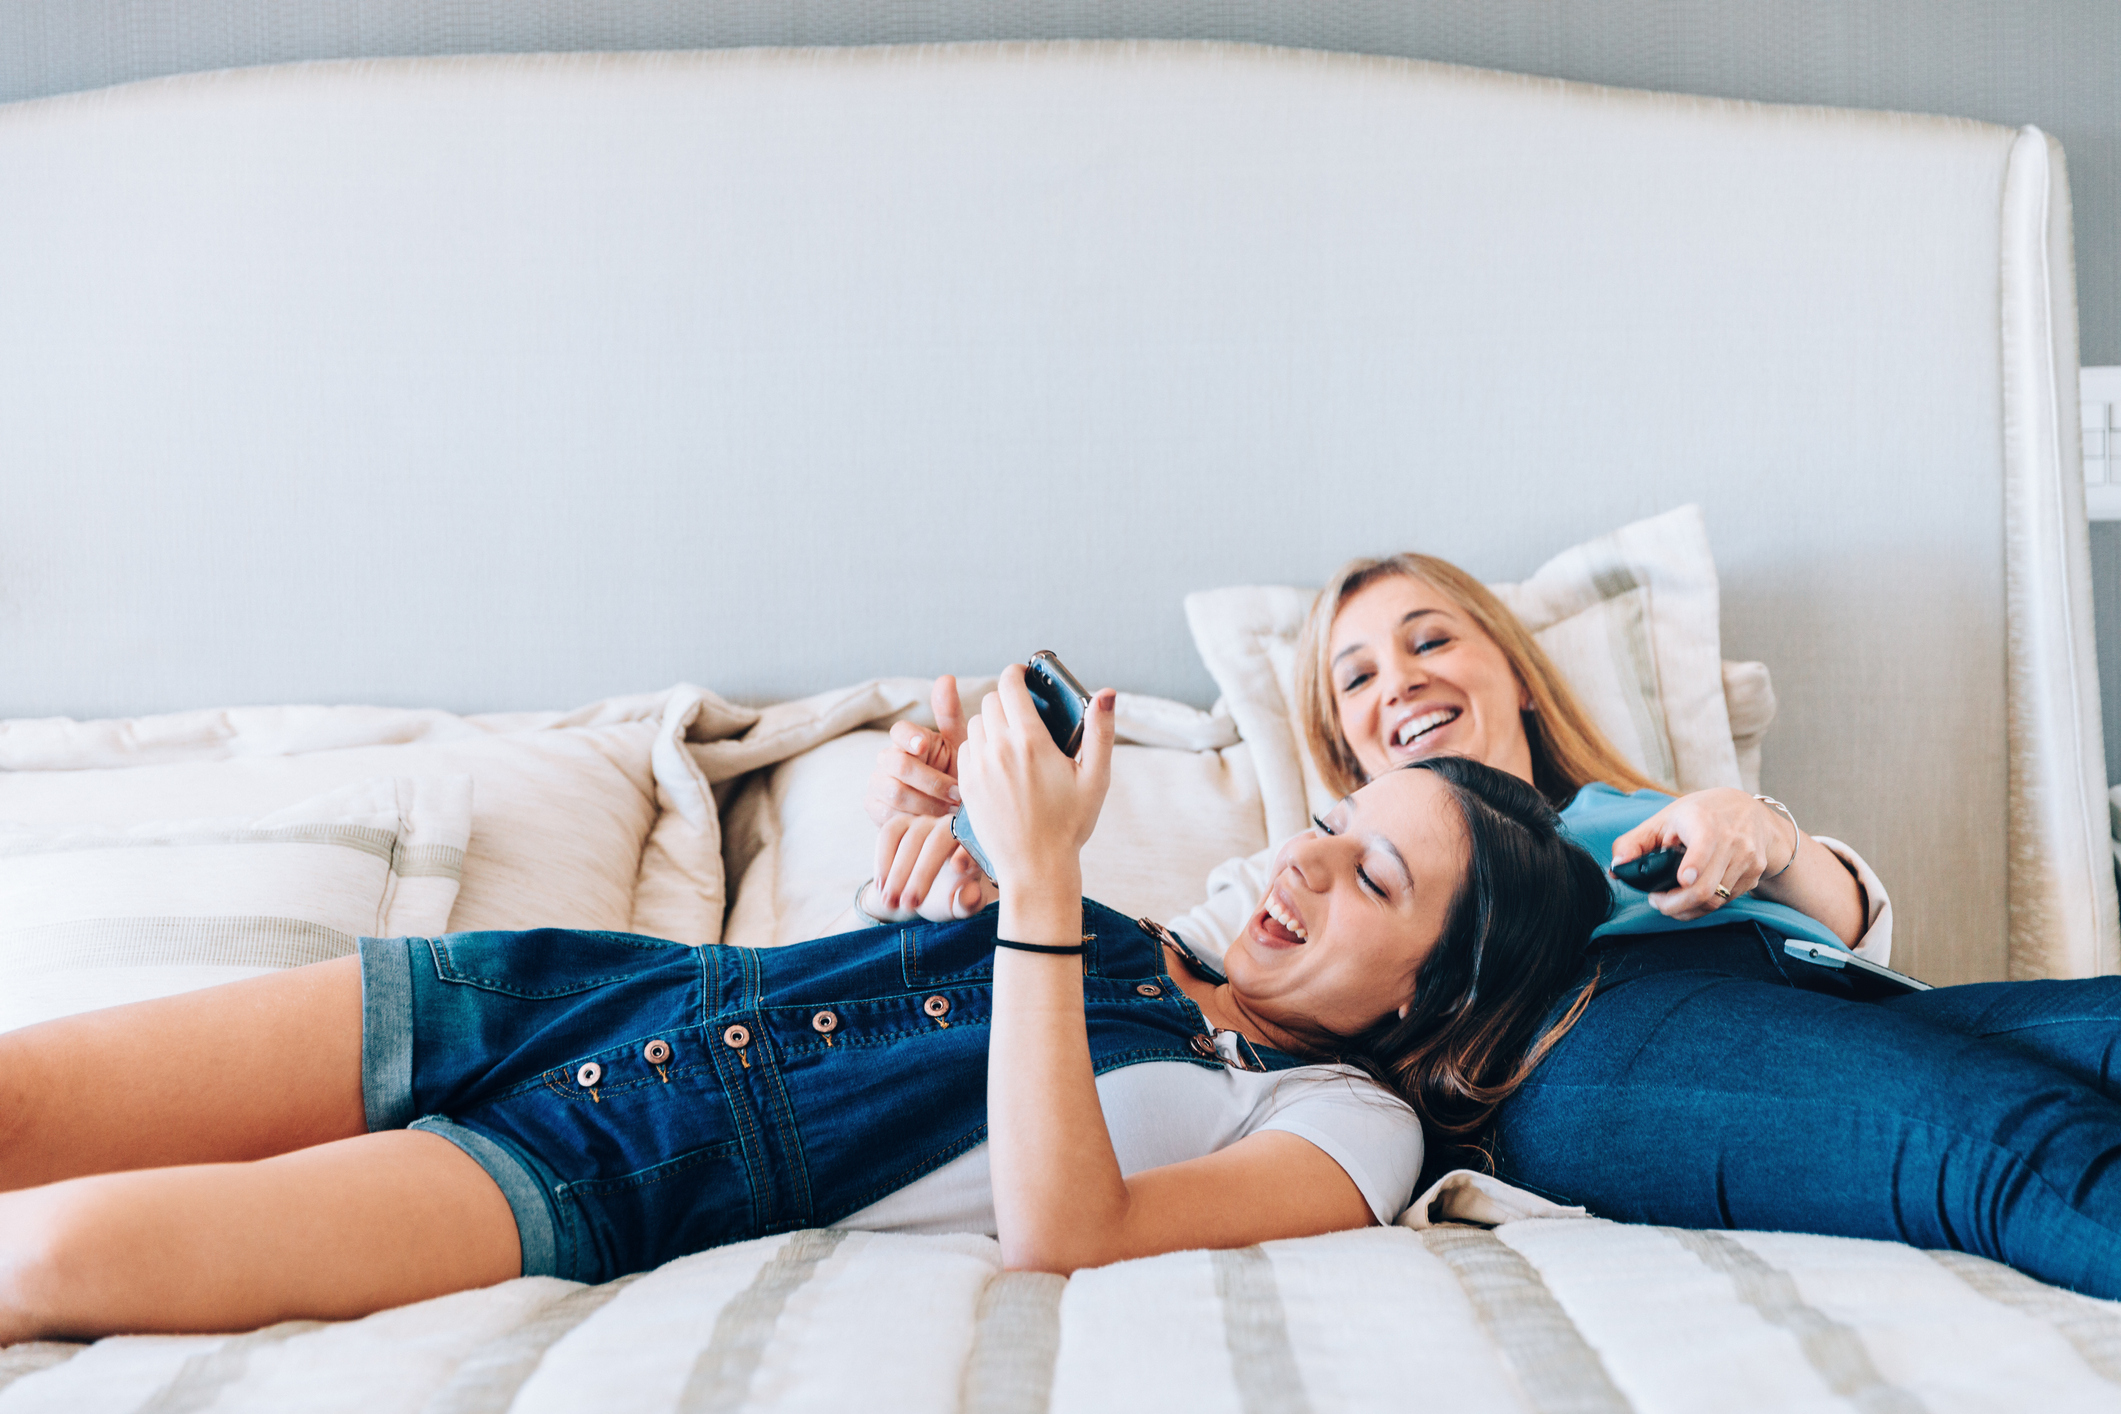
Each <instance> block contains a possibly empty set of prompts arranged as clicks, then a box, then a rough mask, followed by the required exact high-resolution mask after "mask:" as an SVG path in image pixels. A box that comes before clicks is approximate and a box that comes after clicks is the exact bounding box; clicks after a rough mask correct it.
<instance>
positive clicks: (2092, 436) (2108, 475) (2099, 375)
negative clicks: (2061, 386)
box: [2077, 368, 2121, 520]
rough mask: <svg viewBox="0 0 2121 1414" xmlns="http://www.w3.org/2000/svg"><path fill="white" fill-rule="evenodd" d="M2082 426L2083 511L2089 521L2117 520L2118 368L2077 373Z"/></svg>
mask: <svg viewBox="0 0 2121 1414" xmlns="http://www.w3.org/2000/svg"><path fill="white" fill-rule="evenodd" d="M2077 376H2078V380H2079V381H2078V384H2077V406H2078V407H2079V408H2081V409H2082V410H2083V411H2082V421H2083V426H2084V507H2085V509H2086V510H2087V511H2089V512H2090V513H2091V518H2092V519H2093V520H2121V368H2086V369H2081V370H2079V372H2078V375H2077Z"/></svg>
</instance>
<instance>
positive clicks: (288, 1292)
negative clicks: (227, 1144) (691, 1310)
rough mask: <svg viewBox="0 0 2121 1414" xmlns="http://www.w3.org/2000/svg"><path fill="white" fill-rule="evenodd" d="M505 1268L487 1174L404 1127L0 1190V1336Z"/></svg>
mask: <svg viewBox="0 0 2121 1414" xmlns="http://www.w3.org/2000/svg"><path fill="white" fill-rule="evenodd" d="M521 1270H522V1256H521V1253H520V1250H519V1248H518V1245H517V1239H516V1225H515V1218H514V1216H513V1215H512V1214H511V1213H510V1211H509V1207H508V1200H507V1199H506V1198H505V1197H503V1196H502V1194H501V1190H500V1188H499V1187H498V1186H497V1185H495V1183H494V1181H493V1180H492V1179H491V1178H489V1177H488V1176H487V1174H486V1171H485V1170H484V1169H482V1168H480V1167H479V1166H478V1165H477V1164H476V1163H474V1162H473V1161H472V1160H471V1158H470V1157H469V1156H467V1155H466V1154H465V1153H464V1151H463V1150H461V1149H459V1148H457V1147H456V1146H455V1145H454V1144H451V1143H450V1142H449V1141H448V1140H446V1139H442V1138H439V1137H437V1136H436V1135H433V1134H428V1133H424V1132H422V1131H419V1130H395V1131H390V1132H387V1133H381V1134H364V1135H362V1136H360V1137H359V1138H355V1139H344V1140H340V1141H338V1142H337V1143H332V1144H323V1145H319V1146H318V1147H316V1148H313V1149H304V1150H302V1151H300V1152H299V1153H293V1154H284V1155H281V1156H279V1157H277V1158H271V1159H264V1160H260V1161H258V1162H256V1163H244V1164H207V1165H199V1166H194V1167H189V1168H170V1169H151V1170H148V1171H146V1172H139V1173H118V1174H101V1175H97V1176H94V1177H90V1178H77V1179H70V1180H68V1181H66V1182H64V1183H55V1184H51V1185H48V1186H46V1187H42V1188H32V1189H27V1190H25V1191H22V1192H19V1193H8V1194H0V1345H6V1344H9V1343H10V1342H13V1341H20V1340H33V1339H39V1338H51V1337H72V1338H77V1339H79V1338H90V1337H96V1336H103V1335H110V1334H113V1333H116V1332H120V1331H139V1332H149V1331H227V1330H248V1329H251V1328H253V1327H256V1326H262V1325H268V1324H271V1323H272V1322H274V1321H284V1320H291V1319H295V1318H298V1317H310V1318H314V1319H320V1320H334V1319H345V1318H349V1317H354V1316H362V1315H366V1314H367V1313H369V1312H371V1311H378V1310H381V1309H383V1308H384V1307H386V1306H400V1305H403V1304H405V1303H406V1302H408V1301H420V1300H424V1299H426V1298H428V1297H431V1296H440V1295H443V1294H445V1293H447V1292H451V1291H462V1290H465V1289H467V1288H470V1287H475V1286H489V1285H492V1284H493V1283H494V1282H498V1281H505V1280H507V1279H508V1278H510V1277H513V1276H515V1275H517V1274H518V1273H519V1272H520V1271H521Z"/></svg>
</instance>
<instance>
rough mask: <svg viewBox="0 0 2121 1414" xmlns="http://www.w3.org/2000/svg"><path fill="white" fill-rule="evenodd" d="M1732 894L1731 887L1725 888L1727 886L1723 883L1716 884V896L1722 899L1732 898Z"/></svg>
mask: <svg viewBox="0 0 2121 1414" xmlns="http://www.w3.org/2000/svg"><path fill="white" fill-rule="evenodd" d="M1730 896H1731V891H1730V890H1729V889H1727V888H1725V887H1724V886H1723V885H1721V884H1718V885H1717V886H1716V897H1718V898H1720V899H1728V898H1730Z"/></svg>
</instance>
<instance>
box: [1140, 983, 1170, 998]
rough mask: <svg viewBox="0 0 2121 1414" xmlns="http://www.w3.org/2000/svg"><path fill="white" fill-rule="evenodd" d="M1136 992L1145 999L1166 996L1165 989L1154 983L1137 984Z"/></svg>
mask: <svg viewBox="0 0 2121 1414" xmlns="http://www.w3.org/2000/svg"><path fill="white" fill-rule="evenodd" d="M1134 990H1135V991H1137V992H1140V993H1141V994H1142V995H1143V996H1145V997H1160V996H1162V995H1163V994H1164V989H1163V988H1161V987H1159V986H1157V985H1156V984H1155V983H1154V982H1137V983H1135V984H1134Z"/></svg>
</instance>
